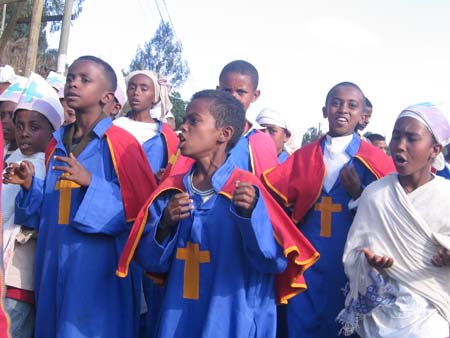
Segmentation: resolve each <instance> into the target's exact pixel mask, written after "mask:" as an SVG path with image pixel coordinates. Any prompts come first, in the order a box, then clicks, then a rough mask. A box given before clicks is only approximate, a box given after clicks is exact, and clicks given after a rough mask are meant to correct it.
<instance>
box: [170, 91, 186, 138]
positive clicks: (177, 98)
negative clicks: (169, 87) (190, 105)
mask: <svg viewBox="0 0 450 338" xmlns="http://www.w3.org/2000/svg"><path fill="white" fill-rule="evenodd" d="M170 101H172V104H173V107H172V114H173V116H175V124H176V126H177V128H176V129H177V130H178V129H179V128H180V125H181V124H182V123H183V118H184V113H185V109H186V105H187V102H186V101H184V100H183V99H182V98H181V95H180V93H179V92H176V91H173V92H172V93H171V95H170Z"/></svg>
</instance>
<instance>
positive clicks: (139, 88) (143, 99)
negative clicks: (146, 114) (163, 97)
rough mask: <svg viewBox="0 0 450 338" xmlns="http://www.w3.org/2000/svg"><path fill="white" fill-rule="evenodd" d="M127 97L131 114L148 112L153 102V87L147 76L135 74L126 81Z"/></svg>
mask: <svg viewBox="0 0 450 338" xmlns="http://www.w3.org/2000/svg"><path fill="white" fill-rule="evenodd" d="M127 96H128V102H129V103H130V107H131V110H132V111H133V112H136V113H139V112H142V111H148V110H150V109H151V108H152V107H153V103H154V102H155V85H154V83H153V81H152V80H151V79H150V78H149V77H148V76H145V75H144V74H137V75H135V76H133V77H132V78H131V79H130V81H128V85H127Z"/></svg>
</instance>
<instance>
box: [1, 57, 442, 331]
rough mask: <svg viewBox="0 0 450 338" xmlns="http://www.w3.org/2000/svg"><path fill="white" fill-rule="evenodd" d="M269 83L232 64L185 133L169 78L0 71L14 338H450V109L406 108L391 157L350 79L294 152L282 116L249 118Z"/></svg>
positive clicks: (82, 63) (198, 101) (79, 68)
mask: <svg viewBox="0 0 450 338" xmlns="http://www.w3.org/2000/svg"><path fill="white" fill-rule="evenodd" d="M258 81H259V74H258V71H257V69H256V68H255V67H254V66H253V65H252V64H251V63H249V62H247V61H244V60H235V61H232V62H230V63H228V64H226V65H225V66H224V67H223V69H222V70H221V72H220V73H219V74H218V84H217V87H216V88H215V89H205V90H201V91H199V92H197V93H195V94H194V95H193V96H192V98H191V99H190V101H189V103H188V104H187V107H186V109H185V115H184V118H183V123H182V124H181V125H180V126H179V130H176V131H175V125H174V118H173V115H172V113H171V109H172V103H171V101H170V96H169V93H170V89H171V88H170V84H169V83H168V81H167V80H166V79H165V78H164V76H163V75H162V74H157V73H155V72H153V71H150V70H137V71H133V72H131V73H129V74H128V75H127V76H126V77H125V78H123V76H122V74H120V73H119V72H116V71H115V70H114V69H113V68H112V67H111V66H110V65H109V64H108V63H107V62H105V61H104V60H102V59H100V58H98V57H95V56H89V55H86V56H81V57H79V58H78V59H76V60H75V61H74V62H73V63H72V64H71V65H70V67H69V68H68V70H67V74H58V73H55V72H51V73H49V74H48V76H47V77H46V78H45V79H44V78H43V77H41V76H40V75H38V74H34V73H32V74H31V75H30V76H29V77H27V78H25V77H22V76H19V75H16V74H15V72H14V69H12V68H11V67H10V66H7V65H5V66H3V67H1V68H0V117H1V122H2V126H3V141H4V144H5V147H4V149H3V150H4V168H5V170H4V171H3V184H2V216H3V219H2V224H3V255H2V258H3V270H4V282H5V285H6V294H5V297H4V300H3V303H4V307H5V310H6V312H7V314H8V315H9V318H10V319H9V323H10V334H11V337H36V338H52V337H55V338H56V337H61V338H63V337H64V338H76V337H102V338H103V337H105V338H106V337H108V338H111V337H118V338H128V337H130V338H149V337H159V338H170V337H195V338H198V337H205V338H207V337H214V338H216V337H223V338H231V337H258V338H268V337H277V338H333V337H340V336H341V337H342V336H350V337H362V338H398V337H407V338H428V337H429V338H447V337H449V321H450V287H449V286H448V283H449V281H450V217H449V216H450V214H449V213H448V210H450V181H448V179H449V178H450V170H449V166H448V165H446V162H445V159H444V156H443V150H444V148H445V147H446V146H447V145H448V144H449V143H450V123H449V120H448V118H447V116H446V114H445V113H444V112H443V109H442V108H441V107H439V106H437V105H435V104H433V103H417V104H413V105H411V106H409V107H407V108H405V109H404V110H403V111H401V112H399V115H398V117H397V119H396V122H395V125H394V126H393V131H392V137H391V140H390V144H389V149H387V148H388V146H387V144H386V138H385V136H382V135H379V134H370V135H364V136H363V135H361V134H362V132H363V130H364V129H365V128H366V127H367V124H368V123H369V120H370V118H371V115H372V109H373V106H372V103H371V102H370V100H369V99H368V98H367V97H366V96H365V95H364V93H363V91H362V89H361V88H360V87H359V86H358V85H356V84H355V83H352V82H341V83H338V84H336V85H335V86H333V87H332V88H331V89H330V90H329V91H328V93H326V95H324V106H323V108H322V114H323V117H324V118H325V119H327V121H328V131H327V133H326V134H325V135H323V136H322V137H320V138H319V139H318V140H316V141H314V142H312V143H310V144H307V145H304V146H301V147H300V145H299V142H298V135H297V134H296V132H295V131H294V130H293V128H292V125H291V124H290V123H289V118H288V116H287V114H286V113H284V112H279V111H277V110H276V109H272V108H265V109H263V110H262V111H261V112H260V113H259V114H258V115H257V117H256V119H255V120H249V119H248V118H247V114H246V112H247V110H248V109H249V107H250V106H251V104H252V103H253V102H255V101H256V100H257V99H258V98H259V96H260V95H261V92H260V90H259V88H258ZM127 101H128V105H127V107H129V108H128V109H124V107H125V103H126V102H127ZM388 154H389V155H388Z"/></svg>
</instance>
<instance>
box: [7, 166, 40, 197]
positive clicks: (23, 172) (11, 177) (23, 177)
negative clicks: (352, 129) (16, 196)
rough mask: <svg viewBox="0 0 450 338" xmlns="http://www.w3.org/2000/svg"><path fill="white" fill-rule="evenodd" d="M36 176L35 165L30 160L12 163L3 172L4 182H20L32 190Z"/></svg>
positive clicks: (25, 187) (26, 188) (23, 186)
mask: <svg viewBox="0 0 450 338" xmlns="http://www.w3.org/2000/svg"><path fill="white" fill-rule="evenodd" d="M33 176H34V165H33V163H31V162H29V161H22V162H21V163H20V164H17V163H10V165H9V166H8V167H6V169H5V173H4V174H3V183H5V184H9V183H12V184H20V185H21V186H22V188H24V189H25V190H27V191H28V190H30V188H31V183H32V181H33Z"/></svg>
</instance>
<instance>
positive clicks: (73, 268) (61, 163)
mask: <svg viewBox="0 0 450 338" xmlns="http://www.w3.org/2000/svg"><path fill="white" fill-rule="evenodd" d="M115 89H116V75H115V74H114V70H113V69H112V68H111V66H110V65H109V64H108V63H106V62H105V61H103V60H102V59H99V58H97V57H94V56H82V57H80V58H78V59H77V60H75V61H74V62H73V63H72V65H71V66H70V67H69V70H68V74H67V80H66V86H65V95H64V97H65V99H66V100H67V104H68V105H69V106H70V107H71V108H73V109H74V110H75V112H76V115H77V116H76V121H75V123H73V124H70V125H68V126H66V127H64V128H62V129H60V130H59V131H57V132H55V133H54V138H53V139H52V140H51V141H50V143H49V146H48V147H47V150H46V164H47V168H48V171H47V175H46V178H45V181H44V182H42V181H41V180H39V179H37V178H35V177H34V178H33V177H32V176H31V170H30V169H29V168H26V167H24V166H22V165H21V166H20V167H19V168H18V169H17V170H15V172H14V174H15V175H18V176H20V177H21V178H22V180H23V181H24V183H23V184H22V185H23V187H24V189H23V190H22V191H21V192H20V193H19V195H18V197H17V200H16V222H17V223H18V224H25V225H27V226H30V227H34V228H36V229H38V230H39V234H38V241H37V248H36V270H35V274H36V278H35V292H36V302H37V313H36V330H35V337H36V338H40V337H42V338H44V337H45V338H51V337H121V338H122V337H136V336H137V327H138V319H139V299H140V280H141V278H142V274H141V273H140V270H139V269H137V268H136V267H132V273H131V274H130V276H129V278H127V279H122V280H119V279H117V278H115V276H114V271H115V267H116V265H117V257H118V255H119V252H120V251H121V250H122V247H123V244H124V243H125V241H126V238H127V236H128V231H129V223H128V222H130V221H132V220H134V218H135V217H136V214H137V212H138V210H139V208H140V206H142V205H143V203H144V201H145V199H146V196H148V194H150V193H151V192H152V191H153V189H154V188H155V186H156V182H155V180H154V177H153V175H152V174H151V169H150V167H149V165H148V163H147V161H146V157H145V155H144V153H143V152H142V149H141V147H140V145H139V144H138V143H137V142H136V140H135V139H134V137H133V136H131V135H130V134H128V133H127V132H125V131H123V130H122V129H120V128H117V127H115V126H112V122H111V119H110V118H109V117H107V116H106V115H105V114H104V113H103V111H102V109H103V107H104V106H105V104H106V103H108V101H109V100H112V99H113V96H114V91H115ZM144 196H145V197H144Z"/></svg>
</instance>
